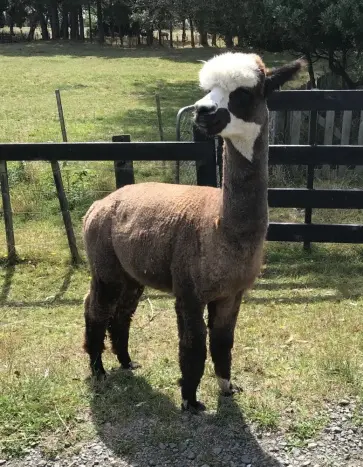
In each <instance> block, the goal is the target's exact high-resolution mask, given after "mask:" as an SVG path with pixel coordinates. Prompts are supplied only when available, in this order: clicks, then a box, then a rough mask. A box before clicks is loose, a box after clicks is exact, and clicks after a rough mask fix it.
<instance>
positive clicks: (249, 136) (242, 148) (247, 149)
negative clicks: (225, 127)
mask: <svg viewBox="0 0 363 467" xmlns="http://www.w3.org/2000/svg"><path fill="white" fill-rule="evenodd" d="M242 122H243V127H244V128H243V130H242V131H241V134H240V135H231V136H227V137H228V139H229V140H230V141H231V143H232V144H233V146H234V147H235V148H236V149H237V151H239V152H240V153H241V154H242V156H244V157H245V158H246V159H248V160H249V161H250V162H252V159H253V149H254V146H255V141H256V139H257V137H258V135H259V134H260V131H261V125H258V124H257V123H254V122H244V121H243V120H242ZM222 136H223V132H222Z"/></svg>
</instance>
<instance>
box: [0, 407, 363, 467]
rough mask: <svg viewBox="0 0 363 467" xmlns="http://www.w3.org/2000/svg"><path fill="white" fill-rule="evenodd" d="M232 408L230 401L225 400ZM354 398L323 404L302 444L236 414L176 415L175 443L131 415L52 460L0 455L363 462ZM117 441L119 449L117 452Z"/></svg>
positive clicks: (229, 462) (121, 462)
mask: <svg viewBox="0 0 363 467" xmlns="http://www.w3.org/2000/svg"><path fill="white" fill-rule="evenodd" d="M230 405H231V407H229V408H230V409H231V408H233V402H231V403H230ZM354 412H355V403H354V401H348V400H344V401H340V403H339V404H337V405H334V406H332V405H330V406H329V405H327V407H326V416H327V418H328V423H327V425H326V426H325V428H324V430H323V431H322V432H321V433H320V434H319V435H318V436H316V438H314V439H313V440H310V441H308V442H307V445H306V446H305V447H303V448H291V446H290V447H289V445H288V438H287V436H286V434H285V433H283V432H277V433H276V432H274V433H259V432H257V431H256V430H255V429H254V428H253V427H252V428H251V429H250V428H249V427H248V426H247V425H246V423H245V422H244V419H243V416H242V415H241V414H240V413H239V416H238V417H237V418H236V417H235V416H234V417H231V419H228V418H225V416H224V418H223V420H222V419H219V421H216V420H215V418H213V417H214V416H213V414H210V413H209V414H208V413H207V414H203V415H200V416H192V415H189V414H182V415H180V418H179V422H177V423H176V425H178V426H174V425H173V429H175V430H177V432H178V439H179V440H180V439H182V441H179V442H174V443H173V442H167V443H165V442H164V443H162V442H158V441H157V439H156V438H155V436H152V434H153V433H154V434H155V431H157V430H158V428H159V429H160V427H161V428H163V426H162V425H161V426H160V424H162V422H160V420H158V419H154V418H152V417H148V418H145V417H144V419H142V418H136V419H135V420H134V421H133V422H132V423H131V424H130V423H129V424H127V425H123V426H117V425H112V424H111V423H109V422H108V423H104V424H103V425H102V427H98V433H99V434H98V436H97V439H95V440H93V441H92V442H89V443H87V444H83V445H80V446H79V451H78V454H77V455H75V454H73V455H72V454H67V453H63V454H62V455H61V456H57V457H56V458H55V459H53V460H49V459H45V458H42V456H41V454H40V451H38V450H36V449H34V450H32V451H30V452H29V453H28V455H27V456H26V457H25V458H23V459H21V460H7V461H6V460H5V459H3V460H0V466H4V465H6V467H26V466H29V467H33V466H39V467H45V466H49V467H71V466H72V467H86V466H87V467H88V466H115V467H117V466H118V467H137V466H138V467H149V466H156V467H161V466H176V467H215V466H223V467H224V466H226V467H227V466H228V467H278V466H281V467H286V466H301V467H303V466H311V467H328V466H329V467H343V466H344V467H358V466H362V467H363V427H361V426H360V427H357V426H356V425H355V424H354V423H353V417H354V415H353V414H354ZM120 446H121V447H122V448H123V449H121V451H122V452H123V453H122V454H120V453H119V452H120Z"/></svg>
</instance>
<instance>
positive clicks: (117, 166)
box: [112, 135, 135, 188]
mask: <svg viewBox="0 0 363 467" xmlns="http://www.w3.org/2000/svg"><path fill="white" fill-rule="evenodd" d="M130 140H131V136H130V135H120V136H113V137H112V141H113V142H115V143H122V142H124V143H129V142H130ZM114 170H115V178H116V188H121V187H123V186H125V185H132V184H134V183H135V176H134V164H133V162H132V161H123V160H116V161H114Z"/></svg>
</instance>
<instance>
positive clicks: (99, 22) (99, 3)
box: [96, 0, 105, 44]
mask: <svg viewBox="0 0 363 467" xmlns="http://www.w3.org/2000/svg"><path fill="white" fill-rule="evenodd" d="M96 6H97V28H98V42H99V43H100V44H103V43H104V42H105V31H104V29H103V11H102V1H101V0H97V1H96Z"/></svg>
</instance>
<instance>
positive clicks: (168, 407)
mask: <svg viewBox="0 0 363 467" xmlns="http://www.w3.org/2000/svg"><path fill="white" fill-rule="evenodd" d="M88 384H89V387H90V391H91V414H92V421H93V424H94V426H95V429H96V431H97V433H98V435H99V437H100V438H101V440H102V441H103V442H104V443H105V445H106V446H107V447H108V448H110V449H111V450H112V451H113V453H114V455H115V456H117V457H119V458H121V459H122V460H127V461H128V462H130V463H137V464H138V465H140V466H144V465H148V461H149V460H151V459H157V465H167V464H166V462H167V461H169V462H170V460H172V465H175V466H179V467H182V466H184V465H189V466H194V465H195V466H197V465H202V464H204V463H208V464H209V463H210V464H211V465H221V461H222V460H224V456H225V455H227V454H232V452H231V451H230V449H232V447H233V455H235V456H236V457H237V458H238V461H240V460H242V459H244V460H245V461H246V462H247V463H252V462H253V465H264V466H266V467H280V466H282V464H281V463H280V462H279V461H278V460H277V459H275V458H273V457H271V456H270V455H269V454H268V453H267V452H265V451H264V449H263V448H262V447H261V445H260V443H259V442H258V440H257V439H256V437H255V436H254V435H253V434H252V432H251V431H250V430H249V428H248V426H247V424H246V421H245V418H244V415H243V413H242V412H241V410H240V408H239V406H238V404H237V402H236V401H234V400H233V399H230V398H223V397H220V398H219V400H218V408H217V411H216V413H208V412H207V413H206V414H201V415H197V416H195V415H190V414H182V412H181V411H180V409H179V407H177V406H176V405H175V403H174V402H173V401H172V400H171V399H170V398H169V397H168V396H167V395H165V394H163V393H161V392H160V391H158V390H155V389H154V388H153V387H152V386H151V385H150V384H149V383H148V382H147V381H146V379H145V378H144V377H142V376H138V375H134V374H131V373H130V372H124V371H122V370H117V371H115V372H114V373H112V374H111V375H110V376H109V378H108V380H106V382H105V383H102V384H101V385H99V384H95V383H94V382H93V381H92V380H91V379H88ZM216 397H217V396H216ZM170 443H172V445H171V446H170ZM216 448H220V450H219V449H216ZM173 450H174V451H173ZM175 450H177V455H176V454H175ZM190 452H192V453H193V456H188V454H189V453H190ZM146 459H147V461H146Z"/></svg>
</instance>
